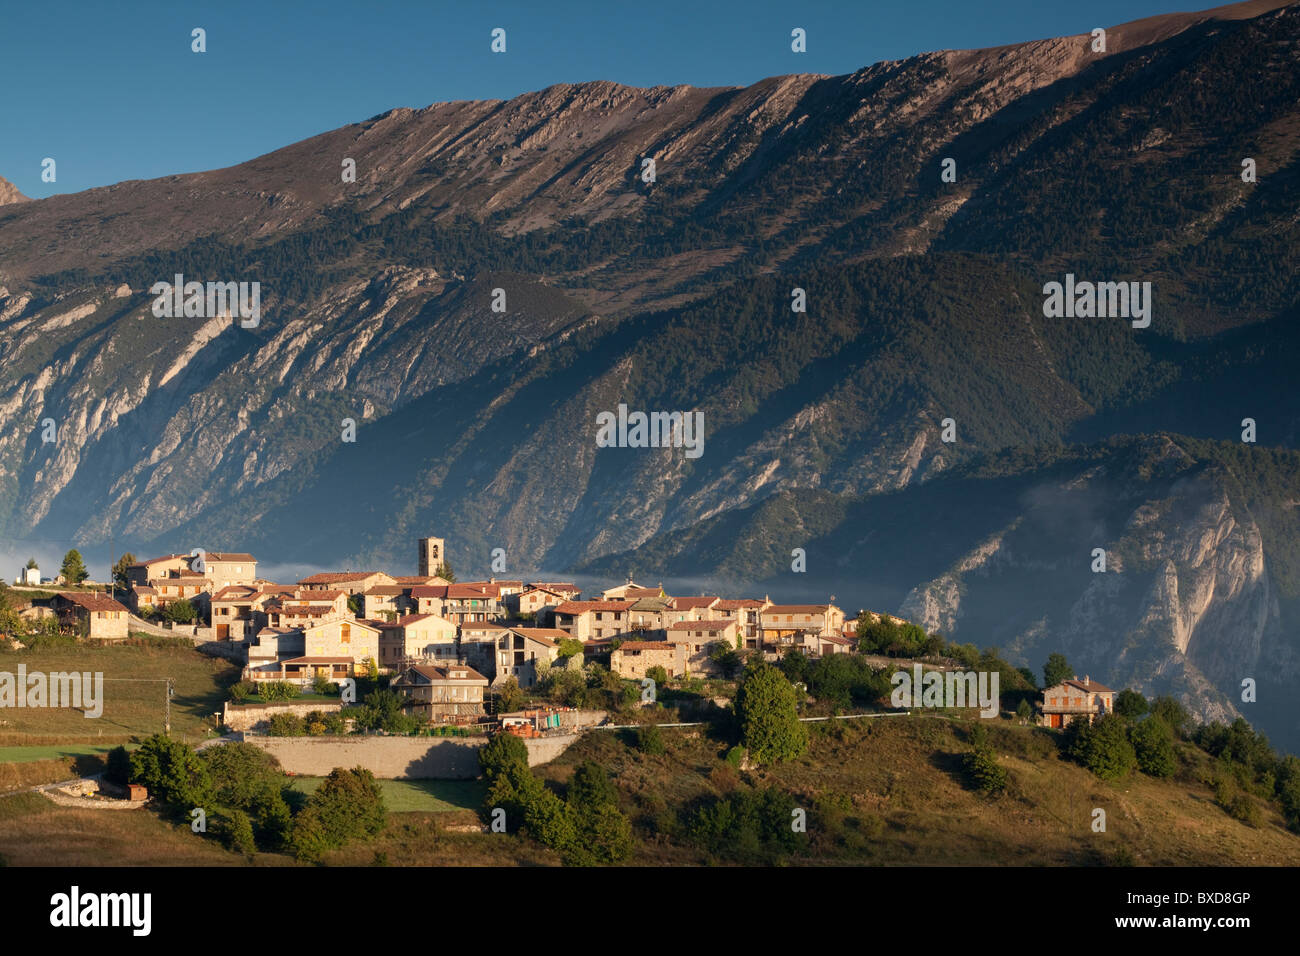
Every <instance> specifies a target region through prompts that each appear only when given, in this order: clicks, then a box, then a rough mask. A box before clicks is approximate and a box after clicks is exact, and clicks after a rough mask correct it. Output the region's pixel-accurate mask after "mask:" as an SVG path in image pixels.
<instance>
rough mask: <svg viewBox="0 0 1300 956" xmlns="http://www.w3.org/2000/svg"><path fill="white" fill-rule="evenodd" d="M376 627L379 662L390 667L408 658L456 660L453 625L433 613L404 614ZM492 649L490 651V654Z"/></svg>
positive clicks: (439, 660) (409, 659) (441, 660)
mask: <svg viewBox="0 0 1300 956" xmlns="http://www.w3.org/2000/svg"><path fill="white" fill-rule="evenodd" d="M377 626H378V627H379V666H380V667H383V668H387V669H391V670H396V669H399V668H401V667H402V665H403V663H404V662H406V661H411V660H421V661H431V662H433V661H436V662H437V663H439V664H442V663H448V662H455V661H456V660H457V648H456V625H455V624H452V623H451V621H447V620H444V619H443V618H440V617H437V616H435V615H433V614H407V615H405V616H403V617H400V618H398V619H397V620H396V621H393V622H386V623H383V624H379V625H377ZM490 653H491V652H490V651H489V654H490Z"/></svg>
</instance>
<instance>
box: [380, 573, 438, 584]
mask: <svg viewBox="0 0 1300 956" xmlns="http://www.w3.org/2000/svg"><path fill="white" fill-rule="evenodd" d="M393 580H394V581H396V582H397V583H398V584H405V585H407V586H410V585H412V584H450V583H451V582H450V581H448V580H447V579H446V578H440V577H438V576H437V575H436V574H398V575H394V577H393Z"/></svg>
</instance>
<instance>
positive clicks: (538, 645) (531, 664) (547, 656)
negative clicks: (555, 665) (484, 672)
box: [492, 627, 566, 687]
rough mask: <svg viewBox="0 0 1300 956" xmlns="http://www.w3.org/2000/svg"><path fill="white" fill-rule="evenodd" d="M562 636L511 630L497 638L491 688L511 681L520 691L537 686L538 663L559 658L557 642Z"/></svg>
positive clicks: (539, 630) (536, 630)
mask: <svg viewBox="0 0 1300 956" xmlns="http://www.w3.org/2000/svg"><path fill="white" fill-rule="evenodd" d="M565 636H566V635H565V633H564V632H563V631H560V630H558V629H554V628H545V627H511V628H506V629H505V631H504V632H503V633H502V634H501V635H500V636H499V637H498V638H497V656H496V662H495V670H496V673H495V675H494V676H493V678H492V686H493V687H496V686H498V685H499V684H502V683H504V682H505V681H506V680H507V679H508V678H510V677H513V678H515V679H516V680H517V681H519V686H520V687H532V686H534V685H535V684H536V683H537V662H538V661H545V662H546V663H548V664H549V663H550V662H552V661H554V660H555V658H556V657H557V656H559V649H560V641H561V640H563V639H564V637H565Z"/></svg>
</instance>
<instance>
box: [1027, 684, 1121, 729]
mask: <svg viewBox="0 0 1300 956" xmlns="http://www.w3.org/2000/svg"><path fill="white" fill-rule="evenodd" d="M1114 711H1115V691H1113V690H1111V689H1110V688H1109V687H1104V686H1102V685H1101V684H1098V683H1097V682H1096V681H1094V680H1093V679H1092V678H1091V677H1089V676H1087V675H1084V678H1083V680H1079V676H1078V675H1077V674H1076V675H1075V676H1074V677H1072V678H1070V679H1069V680H1065V681H1061V683H1059V684H1056V685H1054V686H1052V687H1048V688H1047V689H1046V690H1044V691H1043V703H1042V705H1041V710H1040V712H1039V714H1038V726H1040V727H1064V726H1065V725H1066V724H1068V723H1069V722H1070V721H1072V720H1073V719H1074V718H1075V717H1083V718H1085V719H1086V720H1087V721H1088V723H1089V724H1091V723H1092V722H1093V721H1095V720H1096V719H1097V718H1098V717H1100V716H1102V715H1103V714H1110V713H1114Z"/></svg>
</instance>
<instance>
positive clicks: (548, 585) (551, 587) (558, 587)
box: [528, 581, 582, 593]
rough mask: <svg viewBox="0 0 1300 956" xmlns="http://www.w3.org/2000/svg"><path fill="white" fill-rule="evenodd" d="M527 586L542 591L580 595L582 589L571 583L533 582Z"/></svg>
mask: <svg viewBox="0 0 1300 956" xmlns="http://www.w3.org/2000/svg"><path fill="white" fill-rule="evenodd" d="M528 586H529V587H530V588H540V589H541V590H543V591H555V592H560V591H573V592H575V593H581V591H582V588H580V587H578V586H577V585H576V584H574V583H573V582H572V581H534V582H533V583H532V584H530V585H528Z"/></svg>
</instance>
